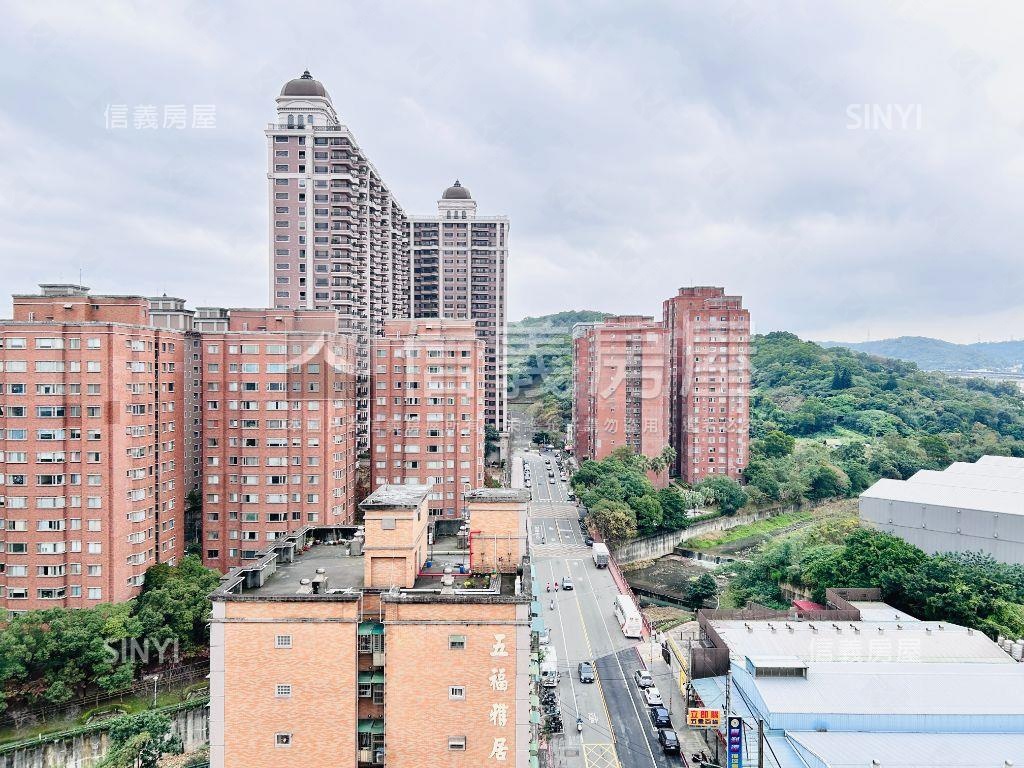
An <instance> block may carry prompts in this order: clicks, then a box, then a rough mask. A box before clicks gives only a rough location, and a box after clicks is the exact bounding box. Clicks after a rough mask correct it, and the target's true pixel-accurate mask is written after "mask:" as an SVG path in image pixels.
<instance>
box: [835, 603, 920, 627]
mask: <svg viewBox="0 0 1024 768" xmlns="http://www.w3.org/2000/svg"><path fill="white" fill-rule="evenodd" d="M850 605H852V606H853V607H854V608H856V609H857V610H858V611H860V620H861V621H897V622H900V623H902V622H904V621H919V619H917V618H915V617H914V616H911V615H910V614H909V613H906V612H905V611H901V610H900V609H899V608H893V607H892V606H891V605H889V604H888V603H882V602H877V601H875V600H851V601H850Z"/></svg>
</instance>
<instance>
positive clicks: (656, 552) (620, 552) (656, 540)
mask: <svg viewBox="0 0 1024 768" xmlns="http://www.w3.org/2000/svg"><path fill="white" fill-rule="evenodd" d="M780 511H781V510H778V509H768V510H762V511H760V512H753V513H750V514H746V515H733V516H732V517H727V516H723V517H716V518H715V519H714V520H705V521H704V522H702V523H696V524H695V525H692V526H690V527H689V528H684V529H683V530H681V531H669V532H667V533H658V534H655V535H654V536H647V537H645V538H642V539H634V540H633V541H630V542H627V543H626V544H623V545H621V546H619V547H616V549H615V560H616V562H618V564H619V565H627V564H629V563H637V562H640V561H641V560H654V559H656V558H659V557H663V556H664V555H667V554H669V553H670V552H671V551H672V550H673V549H675V548H676V545H677V544H679V542H681V541H685V540H686V539H692V538H694V537H696V536H703V535H705V534H708V533H718V532H719V531H727V530H729V529H730V528H737V527H739V526H741V525H747V524H748V523H752V522H754V521H755V520H763V519H764V518H766V517H771V516H772V515H776V514H778V513H779V512H780Z"/></svg>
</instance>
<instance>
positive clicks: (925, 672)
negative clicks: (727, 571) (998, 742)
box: [757, 654, 1024, 716]
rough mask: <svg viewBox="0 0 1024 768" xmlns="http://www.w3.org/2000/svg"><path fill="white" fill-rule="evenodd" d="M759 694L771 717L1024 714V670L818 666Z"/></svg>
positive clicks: (769, 683) (775, 681)
mask: <svg viewBox="0 0 1024 768" xmlns="http://www.w3.org/2000/svg"><path fill="white" fill-rule="evenodd" d="M1003 656H1004V658H1006V659H1009V657H1008V656H1006V655H1005V654H1003ZM757 690H758V692H759V693H760V695H761V697H762V698H763V699H764V703H765V705H766V707H767V709H768V711H769V712H772V713H823V714H828V715H836V714H858V715H859V714H865V715H877V714H880V713H886V714H892V715H946V714H948V715H993V716H995V715H1020V714H1021V713H1024V667H1022V666H1021V665H1020V664H1016V663H1014V662H1012V661H1011V662H1010V664H1009V666H1007V665H1003V664H1000V665H994V664H903V663H890V662H882V663H874V662H863V663H858V664H848V663H845V662H831V663H818V664H812V665H811V667H810V669H809V670H808V672H807V677H806V678H802V677H762V678H758V679H757Z"/></svg>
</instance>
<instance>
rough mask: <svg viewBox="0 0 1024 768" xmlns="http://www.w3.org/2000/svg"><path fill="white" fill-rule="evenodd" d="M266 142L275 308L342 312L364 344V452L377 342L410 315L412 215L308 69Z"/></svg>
mask: <svg viewBox="0 0 1024 768" xmlns="http://www.w3.org/2000/svg"><path fill="white" fill-rule="evenodd" d="M266 136H267V180H268V184H269V205H270V216H269V222H270V227H269V230H270V231H269V235H268V236H269V241H270V245H269V248H270V291H271V295H270V306H272V307H278V308H281V309H333V310H336V311H337V312H338V313H339V317H340V320H339V323H340V330H341V331H343V332H347V333H349V334H351V335H352V337H353V338H354V340H355V342H356V344H355V347H356V350H357V367H358V371H357V373H358V374H359V386H358V389H357V414H358V415H357V418H358V424H357V435H358V442H359V445H360V447H361V448H365V447H366V446H367V444H368V436H369V397H370V391H369V373H370V362H369V349H370V340H371V339H372V338H373V337H374V336H376V335H379V333H380V331H381V328H382V327H383V323H384V321H385V320H388V319H392V318H406V317H409V313H410V306H409V298H410V284H409V241H408V230H407V227H406V223H407V219H406V215H405V212H404V211H403V210H402V206H401V205H399V203H398V201H397V200H395V198H394V195H392V193H391V191H390V190H389V189H388V187H387V185H386V184H385V183H384V182H383V181H382V180H381V176H380V174H379V173H378V172H377V169H376V168H374V166H373V164H372V163H371V162H370V161H369V160H368V159H367V157H366V155H365V153H364V152H363V151H362V150H361V149H360V148H359V145H358V144H357V143H356V140H355V137H354V136H353V135H352V132H351V131H350V130H349V128H348V127H347V126H345V125H344V124H342V123H341V121H340V120H339V119H338V114H337V112H335V110H334V104H333V103H332V101H331V96H330V94H329V93H328V92H327V89H326V88H325V87H324V86H323V84H322V83H321V82H320V81H319V80H315V79H314V78H313V76H312V75H311V74H310V73H309V71H308V70H307V71H305V72H303V73H302V75H301V76H300V77H297V78H295V79H294V80H289V81H288V82H287V83H285V85H284V87H283V88H282V89H281V95H280V96H278V97H277V121H276V122H274V123H271V124H270V125H269V126H268V127H267V130H266Z"/></svg>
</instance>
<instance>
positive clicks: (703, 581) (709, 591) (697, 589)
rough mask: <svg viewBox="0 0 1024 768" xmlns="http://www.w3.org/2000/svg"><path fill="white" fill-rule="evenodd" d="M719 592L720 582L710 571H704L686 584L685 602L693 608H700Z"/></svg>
mask: <svg viewBox="0 0 1024 768" xmlns="http://www.w3.org/2000/svg"><path fill="white" fill-rule="evenodd" d="M717 594H718V584H717V583H715V577H714V576H712V575H711V574H710V573H702V574H701V575H700V576H698V577H697V578H696V579H694V580H693V581H691V582H690V583H689V584H687V585H686V593H685V594H684V595H683V602H684V603H686V606H687V607H688V608H690V609H691V610H694V611H696V610H699V609H700V608H703V607H704V604H705V603H706V602H707V601H708V600H710V599H711V598H713V597H714V596H715V595H717Z"/></svg>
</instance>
